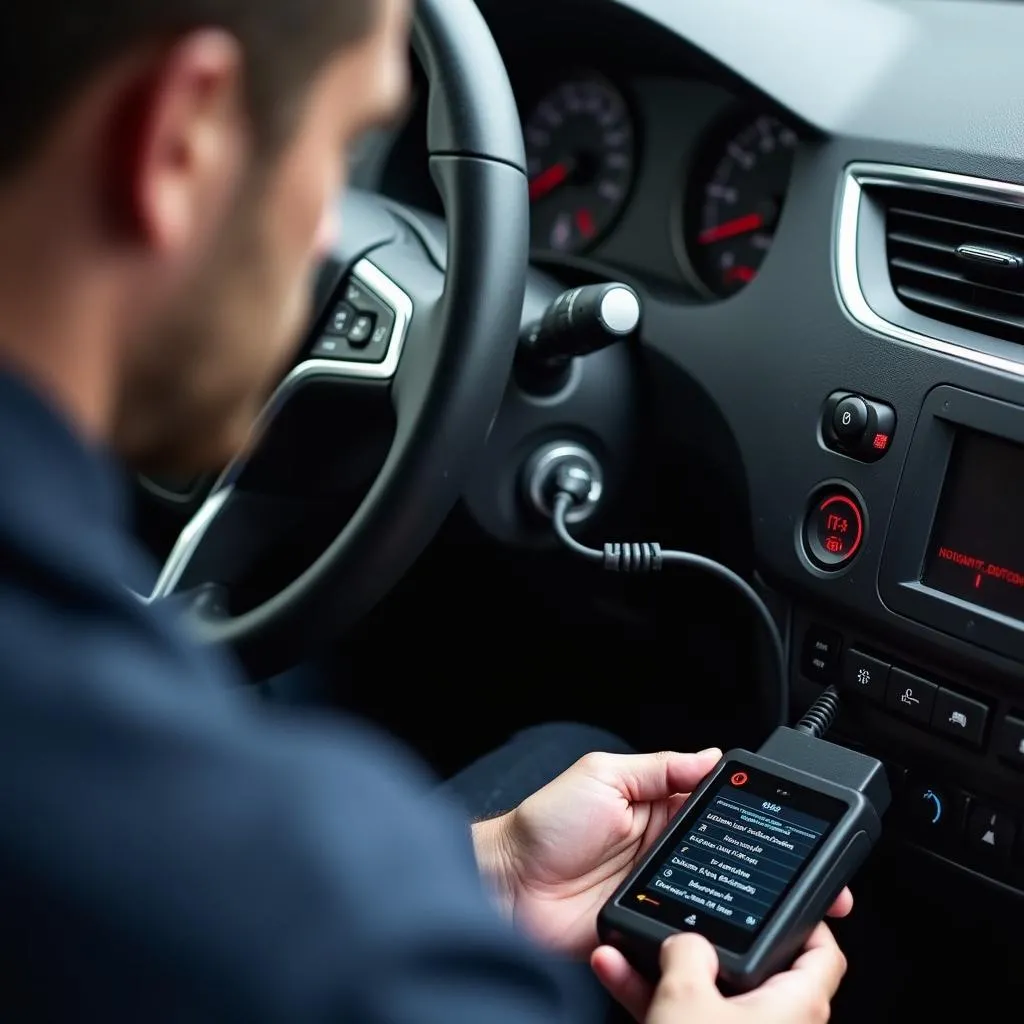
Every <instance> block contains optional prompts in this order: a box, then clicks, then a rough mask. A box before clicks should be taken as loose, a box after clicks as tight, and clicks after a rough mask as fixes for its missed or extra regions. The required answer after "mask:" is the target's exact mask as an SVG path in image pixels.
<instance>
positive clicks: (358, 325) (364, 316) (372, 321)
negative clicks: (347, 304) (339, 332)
mask: <svg viewBox="0 0 1024 1024" xmlns="http://www.w3.org/2000/svg"><path fill="white" fill-rule="evenodd" d="M376 319H377V318H376V317H375V316H374V315H373V314H372V313H360V314H359V315H358V316H357V317H356V318H355V319H354V320H353V321H352V326H351V327H350V328H349V331H348V342H349V344H350V345H352V346H353V347H354V348H365V347H366V346H367V345H368V344H369V343H370V337H371V336H372V334H373V329H374V327H375V326H376Z"/></svg>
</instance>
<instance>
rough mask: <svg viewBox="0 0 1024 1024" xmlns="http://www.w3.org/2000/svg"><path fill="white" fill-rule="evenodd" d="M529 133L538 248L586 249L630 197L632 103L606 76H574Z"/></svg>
mask: <svg viewBox="0 0 1024 1024" xmlns="http://www.w3.org/2000/svg"><path fill="white" fill-rule="evenodd" d="M523 134H524V136H525V138H526V159H527V171H528V173H529V175H530V208H531V213H530V241H531V245H532V247H533V248H534V249H535V250H537V249H540V250H548V251H553V252H559V253H580V252H585V251H586V250H587V249H589V248H590V247H591V246H592V245H594V244H595V243H596V242H597V241H598V240H599V239H600V238H601V237H602V236H603V235H604V234H606V233H607V231H608V229H609V228H610V227H611V226H612V224H613V223H614V222H615V219H616V218H617V217H618V216H619V214H620V213H621V212H622V209H623V207H624V206H625V204H626V200H627V199H628V197H629V190H630V186H631V185H632V181H633V165H634V146H635V139H634V131H633V123H632V120H631V118H630V116H629V110H628V108H627V106H626V101H625V100H624V99H623V98H622V96H621V95H620V94H619V92H618V90H616V89H615V88H614V87H613V86H612V85H610V84H609V83H607V82H606V81H605V80H604V79H602V78H599V77H596V76H583V77H580V78H575V79H572V80H570V81H566V82H563V83H562V84H561V85H559V86H557V87H556V88H555V89H553V90H552V91H551V92H549V93H548V95H546V96H545V97H544V98H543V99H542V100H541V101H540V102H539V103H538V104H537V106H536V108H535V109H534V110H533V112H532V113H531V114H530V116H529V118H528V119H527V121H526V124H525V126H524V129H523Z"/></svg>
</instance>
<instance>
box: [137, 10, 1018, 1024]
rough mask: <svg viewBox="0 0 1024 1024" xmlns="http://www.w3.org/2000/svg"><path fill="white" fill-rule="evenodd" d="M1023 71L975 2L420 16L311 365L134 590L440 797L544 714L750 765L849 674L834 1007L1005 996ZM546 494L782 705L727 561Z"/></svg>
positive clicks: (184, 513) (999, 22)
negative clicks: (869, 835) (322, 683)
mask: <svg viewBox="0 0 1024 1024" xmlns="http://www.w3.org/2000/svg"><path fill="white" fill-rule="evenodd" d="M1022 42H1024V5H1021V4H1020V3H1017V2H996V0H828V2H826V3H822V2H821V0H787V2H785V3H776V4H766V3H755V2H753V0H717V2H716V3H713V4H712V3H682V2H679V0H515V2H514V3H513V2H512V0H477V3H476V4H473V3H472V2H471V0H459V2H455V0H424V2H422V3H421V4H420V6H419V9H418V11H417V15H416V26H415V31H414V47H413V51H414V52H413V61H414V88H413V93H412V98H411V101H410V104H409V106H408V110H407V113H406V115H405V116H404V118H403V119H402V120H401V122H400V123H399V124H397V125H395V126H394V127H392V128H390V129H388V130H386V131H379V132H376V133H374V134H373V135H372V136H370V137H367V138H366V139H365V140H364V142H363V144H362V145H361V146H360V148H359V150H358V152H355V153H353V154H352V156H351V189H350V190H349V192H348V193H347V194H346V195H345V196H344V197H343V198H339V204H340V207H341V211H340V212H341V215H342V223H343V237H342V240H341V242H340V243H339V246H338V249H337V251H336V252H335V253H334V254H333V255H332V258H331V259H330V260H329V261H328V263H327V264H326V265H325V267H324V268H323V270H322V272H321V273H320V275H319V277H318V280H317V281H316V282H315V296H316V301H315V309H316V313H315V318H314V321H313V323H312V325H311V328H310V332H309V335H308V338H307V339H306V341H305V342H304V344H303V348H302V350H301V352H300V353H299V354H298V356H297V357H296V360H295V363H294V367H293V369H292V370H291V371H290V372H289V374H288V376H287V377H286V378H285V379H284V380H283V381H282V383H281V385H280V387H279V388H278V389H277V390H276V391H275V392H274V394H273V396H272V397H271V398H270V399H269V401H268V404H267V407H266V410H265V414H264V417H263V419H262V420H261V423H260V425H259V431H258V433H257V435H256V436H255V438H254V442H253V445H252V446H251V448H250V450H249V451H248V452H247V453H246V455H245V456H244V457H241V458H239V459H238V460H236V462H235V463H233V464H232V465H230V466H228V467H225V469H224V472H223V473H222V474H219V475H217V476H213V477H208V478H200V479H192V480H180V479H160V480H156V479H149V478H139V479H138V480H137V481H136V487H135V500H136V517H135V521H136V529H137V532H138V535H139V537H140V539H141V540H142V541H143V543H144V544H145V545H146V546H147V547H148V549H149V550H150V551H151V552H152V555H153V559H154V564H156V565H159V566H162V570H161V571H160V573H159V578H156V579H154V580H148V581H133V586H136V587H137V588H138V589H139V590H140V591H144V592H150V593H151V595H152V598H154V599H156V598H165V599H171V600H175V601H180V602H181V605H182V609H183V614H185V615H187V616H188V617H189V619H190V621H191V623H192V625H193V626H194V627H195V628H196V629H197V630H198V631H199V634H200V636H201V637H202V639H203V640H204V641H206V642H210V643H218V644H227V645H229V646H231V647H233V648H234V649H235V651H236V652H237V653H238V655H239V657H240V658H241V659H242V661H243V663H244V664H245V666H246V667H247V669H248V671H249V672H250V674H251V675H252V678H253V679H254V681H260V680H264V679H266V678H267V677H269V676H272V675H274V674H276V673H279V672H281V671H282V670H284V669H286V668H288V667H289V666H291V665H293V664H295V663H297V662H299V661H315V663H316V665H317V668H318V670H319V671H320V673H321V676H322V678H323V679H325V680H326V681H327V686H326V692H325V693H321V694H319V695H318V696H317V698H316V699H317V700H318V701H319V702H320V703H324V702H326V703H328V704H329V705H330V707H331V709H332V710H333V711H336V712H337V713H340V714H356V715H360V716H364V717H366V718H368V719H370V720H372V721H373V722H374V723H376V724H377V725H378V726H380V727H382V728H384V729H386V730H388V731H389V732H391V733H394V734H395V735H397V736H399V737H401V738H402V739H403V740H404V741H405V742H407V743H408V744H409V745H411V746H412V747H413V748H414V749H416V750H417V751H418V752H419V753H420V754H421V755H422V756H423V757H424V758H425V759H426V760H427V761H428V762H429V763H430V764H431V765H432V766H433V767H434V768H435V769H436V771H437V772H438V773H439V774H440V775H441V776H449V775H451V774H452V773H454V772H457V771H458V770H459V768H461V767H462V766H464V765H466V764H468V763H470V762H471V761H472V760H473V759H474V758H476V757H478V756H479V755H481V754H483V753H484V752H486V751H487V750H489V749H491V748H492V747H494V746H495V745H497V744H499V743H501V742H502V741H503V740H504V739H506V738H507V737H508V736H509V735H510V734H512V733H513V732H515V731H516V730H518V729H521V728H524V727H527V726H530V725H533V724H538V723H541V722H547V721H554V720H573V721H583V722H588V723H592V724H594V725H597V726H601V727H603V728H606V729H609V730H611V731H613V732H615V733H617V734H618V735H620V736H622V737H623V738H624V739H625V740H627V741H628V742H629V743H630V744H632V745H633V746H635V747H636V748H637V749H639V750H658V749H682V750H689V749H701V748H703V747H707V746H710V745H716V746H720V747H722V748H723V749H728V748H730V747H737V746H739V747H745V748H747V749H751V750H757V748H758V747H759V746H760V744H761V743H762V742H763V740H764V739H765V737H766V736H767V735H768V733H769V732H770V731H771V729H772V728H773V726H774V725H775V724H776V722H777V721H778V720H779V718H780V715H782V716H784V717H786V719H787V720H789V721H795V720H796V719H797V718H799V716H800V714H801V713H802V711H803V710H804V709H805V708H806V707H807V706H808V705H809V704H811V703H812V702H813V701H814V700H815V698H816V697H818V696H819V695H820V694H821V693H822V691H823V690H824V688H825V687H827V686H830V685H834V686H835V687H836V688H837V689H838V690H839V692H840V694H841V707H840V712H839V716H838V719H837V721H836V723H835V725H834V726H833V728H832V731H831V732H830V734H829V738H830V739H831V740H833V741H834V742H837V743H840V744H842V745H844V746H848V747H850V748H852V749H855V750H860V751H864V752H867V753H870V754H872V755H873V756H875V757H877V758H879V759H880V760H881V761H882V762H883V763H884V764H885V766H886V770H887V774H888V778H889V783H890V787H891V790H892V794H893V800H892V804H891V806H890V808H889V810H888V811H887V812H886V814H885V817H884V821H883V825H884V835H883V839H882V841H881V843H880V844H879V846H878V847H877V848H876V850H875V851H874V853H873V854H872V856H871V858H870V860H869V861H868V863H867V864H866V865H865V866H864V868H863V869H862V870H861V871H860V872H859V873H858V875H857V877H856V878H855V880H854V882H853V886H852V888H853V891H854V895H855V899H856V908H855V910H854V913H853V914H852V915H851V917H850V918H849V919H848V920H844V921H841V922H838V923H837V924H836V926H835V927H836V932H837V935H838V937H839V939H840V942H841V944H842V945H843V947H844V950H845V952H846V954H847V956H848V959H849V972H848V975H847V978H846V980H845V982H844V985H843V988H842V989H841V991H840V994H839V997H838V998H837V1000H836V1003H835V1005H834V1008H833V1019H834V1020H836V1021H840V1022H845V1021H850V1022H853V1021H863V1020H897V1019H903V1017H904V1015H905V1014H907V1013H913V1012H921V1013H926V1014H927V1013H931V1014H936V1015H937V1014H943V1015H944V1016H947V1017H948V1016H951V1015H952V1014H953V1013H973V1014H978V1013H991V1012H995V1011H996V1008H997V1007H999V1008H1001V1009H1002V1010H1003V1012H1009V1011H1008V1008H1009V1007H1012V1005H1013V1003H1012V1000H1013V999H1014V997H1016V996H1021V995H1024V979H1022V978H1021V975H1020V971H1019V969H1018V967H1017V965H1018V964H1019V963H1020V962H1021V961H1022V958H1024V940H1022V936H1021V933H1018V931H1017V929H1016V926H1015V925H1014V914H1015V913H1016V912H1024V532H1022V524H1024V87H1022V86H1021V85H1020V78H1019V75H1017V74H1016V73H1015V72H1016V69H1017V67H1018V66H1019V54H1020V47H1021V44H1022ZM556 480H557V481H562V482H563V483H564V481H566V480H574V481H576V483H577V484H579V485H580V487H581V489H580V490H579V491H578V501H577V503H576V504H575V505H574V506H573V508H572V510H571V511H570V512H569V514H568V516H567V525H568V526H569V528H570V529H571V531H572V534H573V536H574V537H576V538H577V539H579V540H580V541H583V542H585V543H586V544H588V545H589V546H591V547H596V548H598V549H600V548H601V547H602V545H603V544H605V543H606V542H613V543H615V542H617V543H621V544H623V545H627V546H628V545H631V544H644V543H653V542H657V543H658V544H660V545H661V546H662V548H664V549H666V550H668V549H673V550H678V551H684V552H689V553H692V554H695V555H699V556H702V557H703V558H704V559H707V560H712V561H713V562H715V563H718V564H720V565H722V566H724V567H726V568H727V569H728V570H731V572H732V573H734V574H736V575H737V576H739V577H740V578H742V580H744V581H746V582H748V583H749V584H750V585H751V586H753V587H754V588H755V589H756V591H757V594H758V595H759V596H760V598H761V600H762V601H763V602H764V603H765V604H766V605H767V607H768V608H769V609H770V612H771V615H772V617H773V618H774V620H775V622H776V623H777V625H778V628H779V630H780V631H781V633H782V636H783V639H784V642H785V652H784V653H785V665H784V672H785V674H784V678H783V679H781V680H780V679H778V678H777V677H776V673H775V671H774V669H773V656H772V652H771V650H770V648H769V646H768V645H767V644H766V643H765V634H764V632H763V630H762V628H761V624H760V622H759V620H758V615H757V612H756V609H755V608H753V607H752V604H751V602H750V601H749V600H748V598H747V597H746V596H745V595H744V593H743V592H742V591H741V589H740V588H738V587H737V586H735V585H730V583H729V580H728V579H727V578H725V577H723V575H722V574H720V573H719V574H716V573H714V572H707V571H704V570H703V569H701V567H700V566H699V565H682V566H669V565H666V566H664V567H663V570H664V571H662V572H660V573H657V574H654V573H643V572H640V573H635V572H634V573H623V572H602V571H601V569H600V566H595V565H593V564H591V563H589V562H587V561H586V560H583V559H580V558H578V557H576V556H575V555H574V553H573V552H571V551H570V550H568V549H567V547H566V545H565V544H564V542H563V541H560V540H559V538H558V537H557V536H556V532H555V530H554V528H553V523H552V514H553V505H552V501H553V494H554V489H555V487H556ZM581 481H582V483H580V482H581ZM559 486H560V485H559ZM780 703H781V707H780Z"/></svg>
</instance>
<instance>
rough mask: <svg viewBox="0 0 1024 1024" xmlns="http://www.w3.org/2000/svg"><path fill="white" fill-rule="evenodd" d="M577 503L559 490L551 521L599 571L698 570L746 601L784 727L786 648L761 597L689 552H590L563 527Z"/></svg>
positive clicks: (654, 547)
mask: <svg viewBox="0 0 1024 1024" xmlns="http://www.w3.org/2000/svg"><path fill="white" fill-rule="evenodd" d="M569 484H571V481H569V482H567V486H568V485H569ZM576 502H577V495H575V494H574V493H573V492H572V491H570V490H559V492H558V493H557V494H556V495H555V500H554V504H553V508H552V510H553V516H552V520H553V523H554V528H555V533H556V534H557V536H558V539H559V540H560V541H561V542H562V543H563V544H564V545H565V546H566V547H567V548H568V549H569V550H570V551H571V552H573V554H575V555H578V556H579V557H580V558H585V559H586V560H587V561H588V562H594V563H595V564H596V563H600V564H601V566H602V568H604V569H607V570H609V571H610V572H630V573H651V572H660V571H661V570H662V568H663V567H664V566H666V565H681V566H684V567H686V568H688V569H698V570H700V571H701V572H705V573H708V574H710V575H712V576H715V577H717V578H718V579H720V580H721V581H722V582H723V583H726V584H728V585H729V586H730V587H732V588H733V590H736V591H738V592H739V593H740V594H742V595H743V596H744V597H745V598H746V600H747V602H748V603H749V604H750V606H751V607H752V608H753V610H754V612H755V613H756V615H757V618H758V621H759V622H760V623H761V626H762V628H763V629H764V632H765V635H766V636H767V638H768V643H769V645H770V646H771V649H772V660H773V663H774V671H775V688H776V693H777V694H778V702H779V707H778V721H779V724H780V725H787V724H788V723H789V675H788V671H787V666H786V648H785V646H784V645H783V643H782V636H781V634H780V633H779V627H778V626H777V625H776V624H775V619H774V618H772V613H771V612H770V611H769V610H768V606H767V605H766V604H765V603H764V601H762V600H761V596H760V594H758V592H757V591H756V590H754V588H753V587H752V586H751V585H750V584H749V583H748V582H747V581H746V580H745V579H743V577H742V576H739V575H737V574H736V573H734V572H733V571H732V569H729V568H728V567H726V566H724V565H722V564H721V563H720V562H716V561H714V560H713V559H710V558H705V557H704V556H703V555H695V554H693V553H692V552H689V551H664V550H662V547H661V545H660V544H655V543H641V544H605V545H604V547H603V548H602V549H601V550H600V551H599V550H598V549H597V548H589V547H587V546H586V545H585V544H581V543H580V542H579V541H578V540H576V538H575V537H573V535H572V534H571V533H570V532H569V526H568V524H567V523H566V516H567V515H568V514H569V512H570V511H571V510H572V508H573V506H574V505H575V504H576ZM833 717H834V716H833ZM830 721H831V720H830Z"/></svg>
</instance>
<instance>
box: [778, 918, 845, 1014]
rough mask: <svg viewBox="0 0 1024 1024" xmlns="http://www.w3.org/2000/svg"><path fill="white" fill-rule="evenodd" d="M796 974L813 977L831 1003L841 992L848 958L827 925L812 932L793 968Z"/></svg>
mask: <svg viewBox="0 0 1024 1024" xmlns="http://www.w3.org/2000/svg"><path fill="white" fill-rule="evenodd" d="M791 972H793V973H796V974H801V973H803V974H807V975H810V976H812V977H813V978H814V979H816V981H817V982H818V983H819V984H820V985H822V986H823V988H824V990H825V991H826V992H827V993H828V999H829V1001H831V1000H832V997H833V996H834V995H835V994H836V992H837V991H838V990H839V983H840V982H841V981H842V980H843V975H845V974H846V957H845V956H843V951H842V950H841V949H840V948H839V943H838V942H836V940H835V936H834V935H833V934H832V931H831V929H830V928H829V926H828V925H827V924H824V923H822V924H819V925H818V927H817V928H815V929H814V931H813V932H811V937H810V938H809V939H808V940H807V945H806V946H805V947H804V951H803V953H801V954H800V956H799V957H798V958H797V960H796V962H795V963H794V964H793V966H792V968H791Z"/></svg>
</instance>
